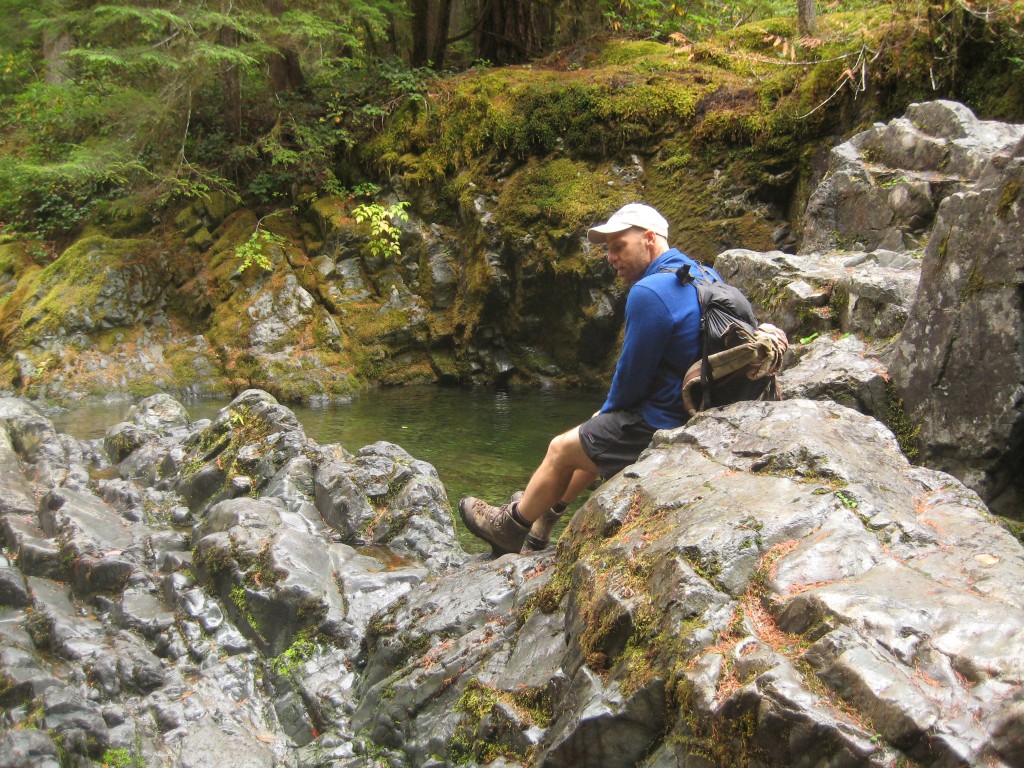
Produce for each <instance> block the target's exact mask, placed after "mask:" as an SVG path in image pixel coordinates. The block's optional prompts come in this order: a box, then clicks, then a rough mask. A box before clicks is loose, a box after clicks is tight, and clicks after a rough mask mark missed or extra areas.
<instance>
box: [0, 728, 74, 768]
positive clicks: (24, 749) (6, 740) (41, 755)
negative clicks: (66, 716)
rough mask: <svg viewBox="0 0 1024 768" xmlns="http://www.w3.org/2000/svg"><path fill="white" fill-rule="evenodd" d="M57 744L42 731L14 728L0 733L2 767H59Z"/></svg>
mask: <svg viewBox="0 0 1024 768" xmlns="http://www.w3.org/2000/svg"><path fill="white" fill-rule="evenodd" d="M59 755H60V753H59V750H58V749H57V744H56V743H55V742H54V740H53V738H52V737H51V736H50V735H49V734H48V733H46V732H44V731H38V730H14V731H7V732H6V733H4V734H3V735H0V766H3V768H59V766H60V764H61V761H60V757H59Z"/></svg>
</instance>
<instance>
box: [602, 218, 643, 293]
mask: <svg viewBox="0 0 1024 768" xmlns="http://www.w3.org/2000/svg"><path fill="white" fill-rule="evenodd" d="M646 234H647V233H646V232H644V231H643V230H642V229H638V228H636V227H634V228H632V229H627V230H626V231H625V232H618V233H616V234H614V235H608V242H607V245H608V263H609V264H611V265H612V267H614V268H615V271H616V272H618V273H619V277H621V278H622V282H624V283H625V284H626V285H632V284H633V283H635V282H636V281H637V280H639V279H640V278H641V277H643V274H644V270H645V269H647V266H648V265H649V264H650V263H651V255H650V252H649V251H648V249H647V237H646Z"/></svg>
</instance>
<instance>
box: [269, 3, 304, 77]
mask: <svg viewBox="0 0 1024 768" xmlns="http://www.w3.org/2000/svg"><path fill="white" fill-rule="evenodd" d="M287 7H288V4H287V3H286V2H285V0H267V10H269V11H270V13H271V15H272V16H274V17H275V18H279V17H280V16H281V14H282V13H284V12H285V9H286V8H287ZM267 64H268V67H269V72H268V79H269V81H270V91H271V93H282V92H284V91H297V90H299V89H301V88H302V87H303V86H304V85H305V84H306V79H305V77H303V75H302V67H301V66H300V65H299V54H298V53H296V52H295V50H294V49H292V48H281V49H278V50H275V51H274V52H273V53H271V54H270V55H269V56H268V57H267Z"/></svg>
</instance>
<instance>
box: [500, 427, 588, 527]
mask: <svg viewBox="0 0 1024 768" xmlns="http://www.w3.org/2000/svg"><path fill="white" fill-rule="evenodd" d="M598 474H599V472H598V469H597V467H596V466H595V465H594V462H592V461H591V460H590V457H589V456H587V454H586V453H585V452H584V450H583V445H582V444H581V443H580V433H579V427H573V428H572V429H570V430H569V431H568V432H564V433H562V434H561V435H559V436H558V437H556V438H554V439H553V440H552V441H551V442H550V443H549V444H548V452H547V454H546V455H545V456H544V460H543V461H542V462H541V463H540V466H539V467H537V469H536V470H535V471H534V473H533V477H531V478H530V482H529V483H527V485H526V490H525V491H524V492H523V498H522V499H521V500H520V502H519V514H520V515H521V516H522V518H523V519H524V520H526V521H527V522H531V523H532V522H533V521H534V520H536V519H537V518H538V517H540V516H541V515H543V514H544V513H545V512H547V511H548V510H549V509H551V507H552V506H553V505H554V504H555V503H557V502H558V501H560V500H562V499H565V498H568V500H569V501H572V500H573V499H575V498H576V496H577V495H579V493H580V491H582V490H583V489H584V488H585V487H586V486H587V485H589V484H590V483H591V482H593V480H594V478H595V477H597V475H598ZM570 492H571V495H570Z"/></svg>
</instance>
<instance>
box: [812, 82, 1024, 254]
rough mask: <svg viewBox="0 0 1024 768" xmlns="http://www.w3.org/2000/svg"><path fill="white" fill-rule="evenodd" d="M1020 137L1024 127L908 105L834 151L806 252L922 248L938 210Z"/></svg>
mask: <svg viewBox="0 0 1024 768" xmlns="http://www.w3.org/2000/svg"><path fill="white" fill-rule="evenodd" d="M1021 136H1024V126H1017V125H1008V124H1006V123H998V122H994V121H987V120H979V119H978V118H977V117H975V116H974V113H972V112H971V111H970V110H969V109H968V108H967V107H965V106H964V105H962V104H958V103H956V102H952V101H932V102H926V103H923V104H911V105H910V107H908V108H907V112H906V114H905V115H904V116H903V117H901V118H897V119H896V120H892V121H890V122H889V123H885V124H883V123H876V124H875V125H874V126H872V127H871V128H870V129H868V130H867V131H863V132H861V133H858V134H857V135H856V136H854V137H853V138H852V139H850V140H849V141H847V142H845V143H843V144H840V145H839V146H838V147H836V148H835V149H833V150H832V153H831V156H830V162H829V168H828V171H827V172H826V175H825V178H824V179H823V180H822V182H821V184H819V185H818V187H817V188H816V189H815V190H814V192H813V193H812V194H811V198H810V200H809V201H808V203H807V209H806V211H805V227H804V239H803V244H802V248H801V250H803V251H828V250H837V249H841V248H848V249H860V250H869V251H870V250H875V249H877V248H885V249H888V250H893V251H902V250H915V249H918V248H920V247H921V244H922V243H923V242H924V240H926V239H927V235H928V232H929V231H930V230H931V228H932V225H933V222H934V219H935V214H936V211H937V209H938V207H939V204H940V203H941V202H942V201H943V200H944V199H945V198H946V197H948V196H949V195H951V194H953V193H955V192H958V191H962V190H963V189H964V188H965V187H969V186H970V185H971V184H973V183H974V182H975V181H976V180H977V179H978V177H979V175H980V174H981V172H982V170H983V169H984V167H985V165H986V164H987V163H988V161H989V160H990V159H991V158H992V157H993V156H994V155H998V154H1003V153H1006V152H1008V151H1009V150H1011V149H1012V148H1013V147H1014V145H1016V143H1017V142H1018V141H1019V140H1020V138H1021Z"/></svg>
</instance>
